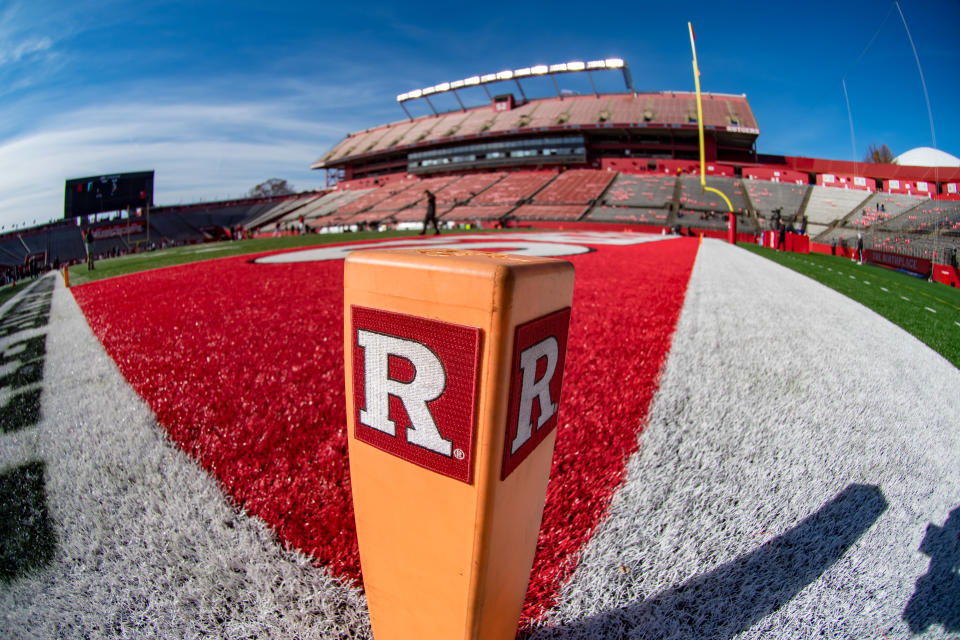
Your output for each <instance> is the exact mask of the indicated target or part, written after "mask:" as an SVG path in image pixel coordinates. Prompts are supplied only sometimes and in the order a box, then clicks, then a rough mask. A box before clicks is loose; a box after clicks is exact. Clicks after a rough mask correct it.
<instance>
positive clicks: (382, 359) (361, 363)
mask: <svg viewBox="0 0 960 640" xmlns="http://www.w3.org/2000/svg"><path fill="white" fill-rule="evenodd" d="M350 311H351V322H352V327H353V328H352V334H353V336H352V344H353V348H352V351H353V354H352V357H353V400H354V425H355V427H354V434H355V436H356V438H357V440H360V441H362V442H366V443H367V444H370V445H372V446H374V447H377V448H378V449H381V450H383V451H386V452H387V453H390V454H393V455H395V456H397V457H398V458H401V459H403V460H406V461H408V462H412V463H413V464H416V465H419V466H421V467H423V468H425V469H430V470H431V471H436V472H437V473H441V474H443V475H445V476H449V477H451V478H455V479H457V480H460V481H462V482H466V483H468V484H470V483H472V482H473V441H474V431H475V425H474V416H475V405H476V389H477V374H478V372H479V368H480V329H478V328H476V327H466V326H463V325H457V324H451V323H448V322H440V321H437V320H430V319H427V318H420V317H417V316H410V315H406V314H402V313H393V312H390V311H382V310H378V309H369V308H366V307H358V306H352V307H351V309H350Z"/></svg>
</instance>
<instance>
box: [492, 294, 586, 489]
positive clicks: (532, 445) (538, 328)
mask: <svg viewBox="0 0 960 640" xmlns="http://www.w3.org/2000/svg"><path fill="white" fill-rule="evenodd" d="M569 326H570V309H569V308H567V309H561V310H560V311H556V312H554V313H551V314H550V315H546V316H544V317H542V318H538V319H536V320H531V321H530V322H528V323H526V324H523V325H520V326H518V327H517V329H516V334H515V338H514V342H513V365H512V369H511V373H510V406H509V409H508V411H507V429H506V431H507V434H506V438H505V439H504V446H503V466H502V468H501V471H500V479H501V480H504V479H506V477H507V476H509V475H510V474H511V473H512V472H513V470H514V469H516V468H517V467H518V466H519V465H520V463H521V462H523V460H524V459H525V458H526V457H527V456H528V455H530V452H531V451H533V450H534V449H536V448H537V445H539V444H540V443H541V442H543V439H544V438H546V437H547V435H548V434H549V433H550V432H551V431H553V429H554V428H555V427H556V426H557V413H558V411H559V409H560V391H561V389H562V387H563V366H564V362H565V359H566V354H567V331H568V329H569Z"/></svg>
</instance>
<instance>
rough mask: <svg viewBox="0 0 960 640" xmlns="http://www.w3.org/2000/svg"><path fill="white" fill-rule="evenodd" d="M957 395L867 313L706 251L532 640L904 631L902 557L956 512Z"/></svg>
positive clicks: (799, 280) (958, 378) (932, 356)
mask: <svg viewBox="0 0 960 640" xmlns="http://www.w3.org/2000/svg"><path fill="white" fill-rule="evenodd" d="M732 326H736V327H737V331H736V332H731V331H729V328H730V327H732ZM786 326H790V329H789V330H785V329H784V327H786ZM876 345H883V348H882V349H878V348H876ZM957 388H960V371H958V370H957V369H956V368H955V367H953V365H951V364H950V363H949V362H947V361H946V360H945V359H944V358H942V357H941V356H939V355H938V354H936V353H935V352H933V351H932V350H930V349H929V348H928V347H926V346H924V345H923V344H921V343H920V342H919V341H918V340H916V339H915V338H913V337H912V336H910V335H909V334H907V333H906V332H904V331H903V330H901V329H900V328H898V327H896V326H894V325H893V324H891V323H890V322H888V321H887V320H885V319H883V318H882V317H880V316H879V315H877V314H876V313H874V312H872V311H870V310H869V309H867V308H866V307H863V306H862V305H859V304H857V303H855V302H854V301H852V300H850V299H849V298H846V297H845V296H842V295H841V294H839V293H837V292H835V291H832V290H830V289H828V288H827V287H824V286H822V285H820V284H818V283H816V282H814V281H813V280H809V279H807V278H804V277H802V276H800V275H799V274H796V273H794V272H792V271H789V270H788V269H786V268H784V267H781V266H779V265H776V264H774V263H773V262H769V261H766V260H764V259H762V258H760V257H758V256H754V255H752V254H749V253H747V252H745V251H739V252H738V251H737V250H735V249H730V248H728V247H726V246H725V245H722V244H720V243H711V242H705V243H704V244H703V246H702V247H701V249H700V255H699V257H698V260H697V264H696V267H695V268H694V273H693V276H692V278H691V282H690V289H689V292H688V294H687V300H686V303H685V305H684V309H683V315H682V316H681V319H680V323H679V326H678V328H677V332H676V334H675V336H674V339H673V348H672V350H671V353H670V356H669V359H668V362H667V365H666V368H665V371H664V374H663V382H662V386H661V388H660V391H659V392H658V394H657V396H656V400H655V403H654V407H653V411H652V414H651V418H650V424H649V426H647V428H646V430H645V431H644V432H643V433H642V434H641V436H640V449H639V451H638V452H637V454H635V456H634V457H633V459H632V460H631V461H630V464H629V466H628V473H627V478H626V481H625V485H624V487H623V489H622V490H621V491H620V492H619V493H618V494H617V495H616V496H615V497H614V501H613V504H612V505H611V507H610V513H609V515H608V517H607V520H606V521H605V522H603V523H602V524H601V525H600V527H599V529H598V531H597V533H596V535H595V536H594V537H593V538H592V539H591V541H590V542H589V543H588V545H587V549H586V551H585V552H584V555H583V558H582V559H581V562H580V564H579V566H578V568H577V569H576V571H575V573H574V575H573V578H572V579H571V581H570V582H569V584H567V585H566V586H565V587H564V589H563V591H562V595H561V598H560V599H559V600H560V604H559V605H558V607H557V609H556V610H555V611H554V612H553V613H552V619H551V621H550V624H553V625H555V626H554V628H553V629H552V630H548V629H544V630H543V631H541V632H539V633H538V634H536V635H535V637H536V638H593V637H617V638H626V637H629V638H662V637H670V638H685V637H722V638H732V637H736V638H738V639H741V638H775V639H782V640H788V639H789V640H793V639H795V638H807V637H815V636H817V637H819V636H823V637H846V638H851V637H853V638H870V637H875V636H876V629H878V628H882V629H885V630H887V631H886V635H887V637H888V638H894V637H896V638H911V637H917V636H912V635H911V633H910V630H909V629H908V627H907V625H906V623H905V621H904V619H903V612H904V608H905V606H906V603H907V602H908V601H909V599H910V598H911V595H912V594H913V592H914V587H915V582H916V580H917V579H918V578H920V577H921V576H922V575H924V574H925V572H926V571H927V569H928V566H929V560H930V559H929V558H928V557H927V556H926V555H924V554H922V553H918V552H917V549H918V548H919V547H920V544H921V542H922V540H923V539H924V535H925V533H926V530H927V526H928V525H930V524H931V523H933V524H936V525H937V526H942V525H943V523H944V521H945V520H946V518H947V516H948V514H949V512H950V510H951V509H954V508H956V507H957V506H958V504H960V474H958V473H957V460H958V459H960V434H958V432H957V430H956V416H957V415H960V396H958V394H957V393H956V389H957ZM838 496H840V497H843V496H848V497H849V496H856V497H857V499H856V500H852V501H851V500H848V501H846V502H843V501H842V502H843V504H848V505H849V506H848V507H845V508H843V509H840V510H839V511H837V510H835V509H833V508H831V507H830V506H829V505H830V504H831V501H833V500H834V499H835V498H837V497H838ZM871 501H872V502H871ZM854 503H856V504H858V505H860V506H859V507H856V508H853V507H852V505H853V504H854ZM865 505H872V506H870V507H869V508H865ZM851 508H853V511H850V509H851ZM854 512H855V513H856V515H854ZM847 518H852V519H853V520H846V519H847ZM858 518H860V519H861V520H858ZM862 518H865V520H862ZM854 521H857V522H858V524H857V525H856V527H854V528H855V530H856V534H855V535H852V537H851V539H850V540H848V541H847V544H846V550H845V552H844V553H843V554H840V555H839V557H836V556H829V557H826V556H822V555H818V554H819V553H820V552H819V551H817V550H820V549H822V545H824V544H826V541H825V540H824V539H823V534H824V532H827V531H835V530H836V529H838V528H839V529H842V528H843V527H844V526H848V525H851V526H852V525H853V523H854ZM811 522H813V523H816V522H822V524H821V525H814V524H811ZM857 527H859V528H857ZM828 535H830V534H828ZM765 541H771V544H772V545H773V546H772V547H769V548H765V549H760V548H759V547H760V545H761V544H762V543H763V542H765ZM780 541H783V542H780ZM781 548H790V549H792V552H791V554H792V553H796V555H791V554H788V555H787V557H791V558H793V560H792V561H788V562H786V564H783V563H780V562H779V561H776V562H775V561H772V560H769V558H771V557H777V553H778V552H777V549H781ZM804 562H807V563H808V564H804ZM621 567H622V568H621ZM808 572H809V573H808ZM797 575H806V576H807V577H806V578H804V579H803V580H801V581H799V582H797V583H793V582H791V580H792V578H791V577H790V576H794V577H795V576H797ZM771 589H773V592H777V590H778V589H779V590H780V591H779V592H778V593H779V595H777V596H775V595H771V593H772V592H771ZM940 605H941V606H944V605H945V606H948V607H949V606H950V605H949V603H940ZM920 635H921V637H927V638H935V637H941V636H940V635H939V627H936V626H933V627H930V628H929V629H928V630H927V633H926V634H920Z"/></svg>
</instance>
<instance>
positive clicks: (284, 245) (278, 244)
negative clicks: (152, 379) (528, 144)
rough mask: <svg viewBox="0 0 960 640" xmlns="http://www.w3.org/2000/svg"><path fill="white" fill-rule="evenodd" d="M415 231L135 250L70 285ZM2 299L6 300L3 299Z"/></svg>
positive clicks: (74, 270) (76, 274) (79, 272)
mask: <svg viewBox="0 0 960 640" xmlns="http://www.w3.org/2000/svg"><path fill="white" fill-rule="evenodd" d="M479 231H484V230H483V229H473V230H470V231H467V230H450V231H446V232H445V233H444V235H449V234H454V233H477V232H479ZM413 234H415V232H412V231H360V232H356V233H330V234H310V235H304V236H283V237H280V238H257V239H252V240H238V241H236V242H233V241H229V240H225V241H222V242H210V243H206V244H194V245H188V246H183V247H173V248H170V249H162V250H160V251H151V252H147V253H132V254H128V255H125V256H120V257H119V258H107V259H105V260H98V261H97V262H96V264H95V265H94V270H93V271H88V270H87V265H86V263H84V264H78V265H74V266H72V267H70V285H71V286H74V285H81V284H86V283H87V282H93V281H94V280H102V279H104V278H112V277H114V276H122V275H127V274H129V273H137V272H138V271H146V270H147V269H159V268H161V267H172V266H175V265H178V264H187V263H190V262H199V261H201V260H212V259H214V258H226V257H229V256H238V255H244V254H248V253H260V252H263V251H277V250H280V249H294V248H298V247H315V246H318V245H323V244H333V243H337V242H354V241H359V240H381V239H382V240H388V239H390V238H399V237H409V236H410V235H413ZM0 302H2V299H0Z"/></svg>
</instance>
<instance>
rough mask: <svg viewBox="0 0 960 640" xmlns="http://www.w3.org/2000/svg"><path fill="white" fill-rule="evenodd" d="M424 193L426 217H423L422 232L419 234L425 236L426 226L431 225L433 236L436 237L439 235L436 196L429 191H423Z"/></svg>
mask: <svg viewBox="0 0 960 640" xmlns="http://www.w3.org/2000/svg"><path fill="white" fill-rule="evenodd" d="M424 193H425V194H426V195H427V215H425V216H424V217H423V231H421V232H420V235H426V233H427V225H428V224H431V223H432V224H433V232H434V233H433V234H434V235H436V236H438V235H440V227H439V226H437V196H435V195H433V193H432V192H431V191H430V190H429V189H425V190H424Z"/></svg>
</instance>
